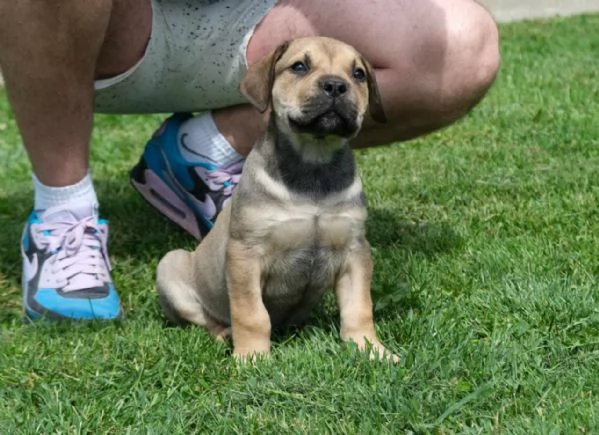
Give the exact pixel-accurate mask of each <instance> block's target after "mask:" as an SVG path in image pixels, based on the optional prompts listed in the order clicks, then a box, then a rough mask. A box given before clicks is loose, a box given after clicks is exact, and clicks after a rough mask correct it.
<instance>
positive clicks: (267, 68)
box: [241, 37, 386, 138]
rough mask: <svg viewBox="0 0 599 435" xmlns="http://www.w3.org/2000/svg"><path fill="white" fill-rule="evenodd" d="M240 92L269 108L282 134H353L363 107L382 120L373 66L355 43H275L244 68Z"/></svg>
mask: <svg viewBox="0 0 599 435" xmlns="http://www.w3.org/2000/svg"><path fill="white" fill-rule="evenodd" d="M241 91H242V93H243V94H244V95H245V96H246V98H247V99H248V100H249V101H250V102H251V103H252V104H253V105H254V106H255V107H256V108H257V109H258V110H259V111H261V112H264V111H266V110H267V109H268V107H269V106H271V109H272V111H273V116H274V117H275V119H276V122H277V125H278V127H279V128H280V129H282V130H283V131H284V132H286V133H295V134H309V135H311V136H314V137H316V138H325V137H327V136H339V137H343V138H351V137H353V136H355V135H356V134H357V133H358V131H359V130H360V127H361V125H362V122H363V120H364V117H365V114H366V113H367V111H369V112H370V116H371V117H372V118H373V119H374V120H376V121H379V122H386V117H385V114H384V112H383V107H382V104H381V100H380V96H379V91H378V88H377V84H376V79H375V77H374V72H373V70H372V67H371V66H370V64H369V63H368V62H367V61H366V60H365V59H364V58H363V57H362V56H361V55H360V53H358V52H357V51H356V50H355V49H354V48H353V47H351V46H349V45H347V44H345V43H343V42H340V41H337V40H334V39H331V38H325V37H310V38H300V39H296V40H294V41H292V42H289V43H285V44H283V45H281V46H279V47H277V48H276V49H275V50H274V51H272V52H271V53H270V54H269V55H267V56H266V57H264V58H263V59H261V60H260V61H258V62H257V63H255V64H254V65H252V66H251V67H250V68H249V69H248V71H247V73H246V75H245V77H244V78H243V80H242V82H241Z"/></svg>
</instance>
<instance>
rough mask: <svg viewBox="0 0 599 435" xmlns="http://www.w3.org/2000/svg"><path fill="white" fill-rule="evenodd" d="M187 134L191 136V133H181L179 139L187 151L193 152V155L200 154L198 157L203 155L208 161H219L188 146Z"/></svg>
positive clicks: (215, 162)
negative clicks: (186, 141)
mask: <svg viewBox="0 0 599 435" xmlns="http://www.w3.org/2000/svg"><path fill="white" fill-rule="evenodd" d="M187 136H189V133H183V134H182V135H181V139H180V140H179V142H181V146H182V147H183V149H184V150H185V151H187V152H188V153H191V154H193V155H196V156H198V157H201V158H203V159H206V160H208V161H210V162H212V163H214V164H215V165H216V164H217V163H218V162H217V161H216V160H213V159H211V158H210V157H208V156H205V155H204V154H201V153H198V152H197V151H195V150H193V149H191V148H190V147H189V146H187V144H186V143H185V138H186V137H187Z"/></svg>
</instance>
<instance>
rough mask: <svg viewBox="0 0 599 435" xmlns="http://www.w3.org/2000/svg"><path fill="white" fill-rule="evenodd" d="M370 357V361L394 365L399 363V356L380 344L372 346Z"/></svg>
mask: <svg viewBox="0 0 599 435" xmlns="http://www.w3.org/2000/svg"><path fill="white" fill-rule="evenodd" d="M369 357H370V361H388V362H391V363H393V364H397V363H399V356H397V355H395V354H394V353H393V352H391V351H390V350H388V349H387V348H385V347H384V346H383V345H382V344H381V343H378V342H377V343H376V344H372V345H371V347H370V353H369Z"/></svg>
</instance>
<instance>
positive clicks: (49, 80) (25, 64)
mask: <svg viewBox="0 0 599 435" xmlns="http://www.w3.org/2000/svg"><path fill="white" fill-rule="evenodd" d="M150 30H151V5H150V2H149V0H120V1H117V0H93V1H86V2H81V1H77V0H70V1H67V0H60V1H59V0H54V1H53V0H19V1H13V0H0V66H1V69H2V72H3V75H4V78H5V82H6V89H7V93H8V97H9V100H10V102H11V105H12V108H13V111H14V113H15V117H16V120H17V124H18V126H19V130H20V132H21V136H22V138H23V142H24V144H25V147H26V149H27V152H28V154H29V158H30V160H31V164H32V166H33V171H34V173H35V174H36V176H37V177H38V179H39V180H40V181H41V182H42V183H44V184H45V185H48V186H66V185H71V184H74V183H76V182H78V181H79V180H81V179H82V178H83V177H84V175H85V174H86V172H87V169H88V156H89V140H90V135H91V130H92V117H93V114H92V110H93V107H92V102H93V92H94V78H95V77H105V76H109V75H115V74H118V73H120V72H123V71H125V70H126V69H128V68H129V67H131V66H133V65H134V64H135V63H136V62H137V60H139V58H140V57H141V56H142V55H143V51H144V48H145V46H146V43H147V40H148V38H149V35H150Z"/></svg>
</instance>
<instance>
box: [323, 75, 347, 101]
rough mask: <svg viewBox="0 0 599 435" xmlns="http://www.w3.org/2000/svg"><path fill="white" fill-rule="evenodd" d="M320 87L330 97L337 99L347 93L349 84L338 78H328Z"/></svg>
mask: <svg viewBox="0 0 599 435" xmlns="http://www.w3.org/2000/svg"><path fill="white" fill-rule="evenodd" d="M320 86H321V87H322V90H323V91H324V93H325V94H327V95H328V96H329V97H332V98H336V97H339V96H341V95H343V94H345V93H346V92H347V89H348V86H347V82H346V81H345V80H343V79H339V78H336V77H326V78H323V79H322V81H321V82H320Z"/></svg>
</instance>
